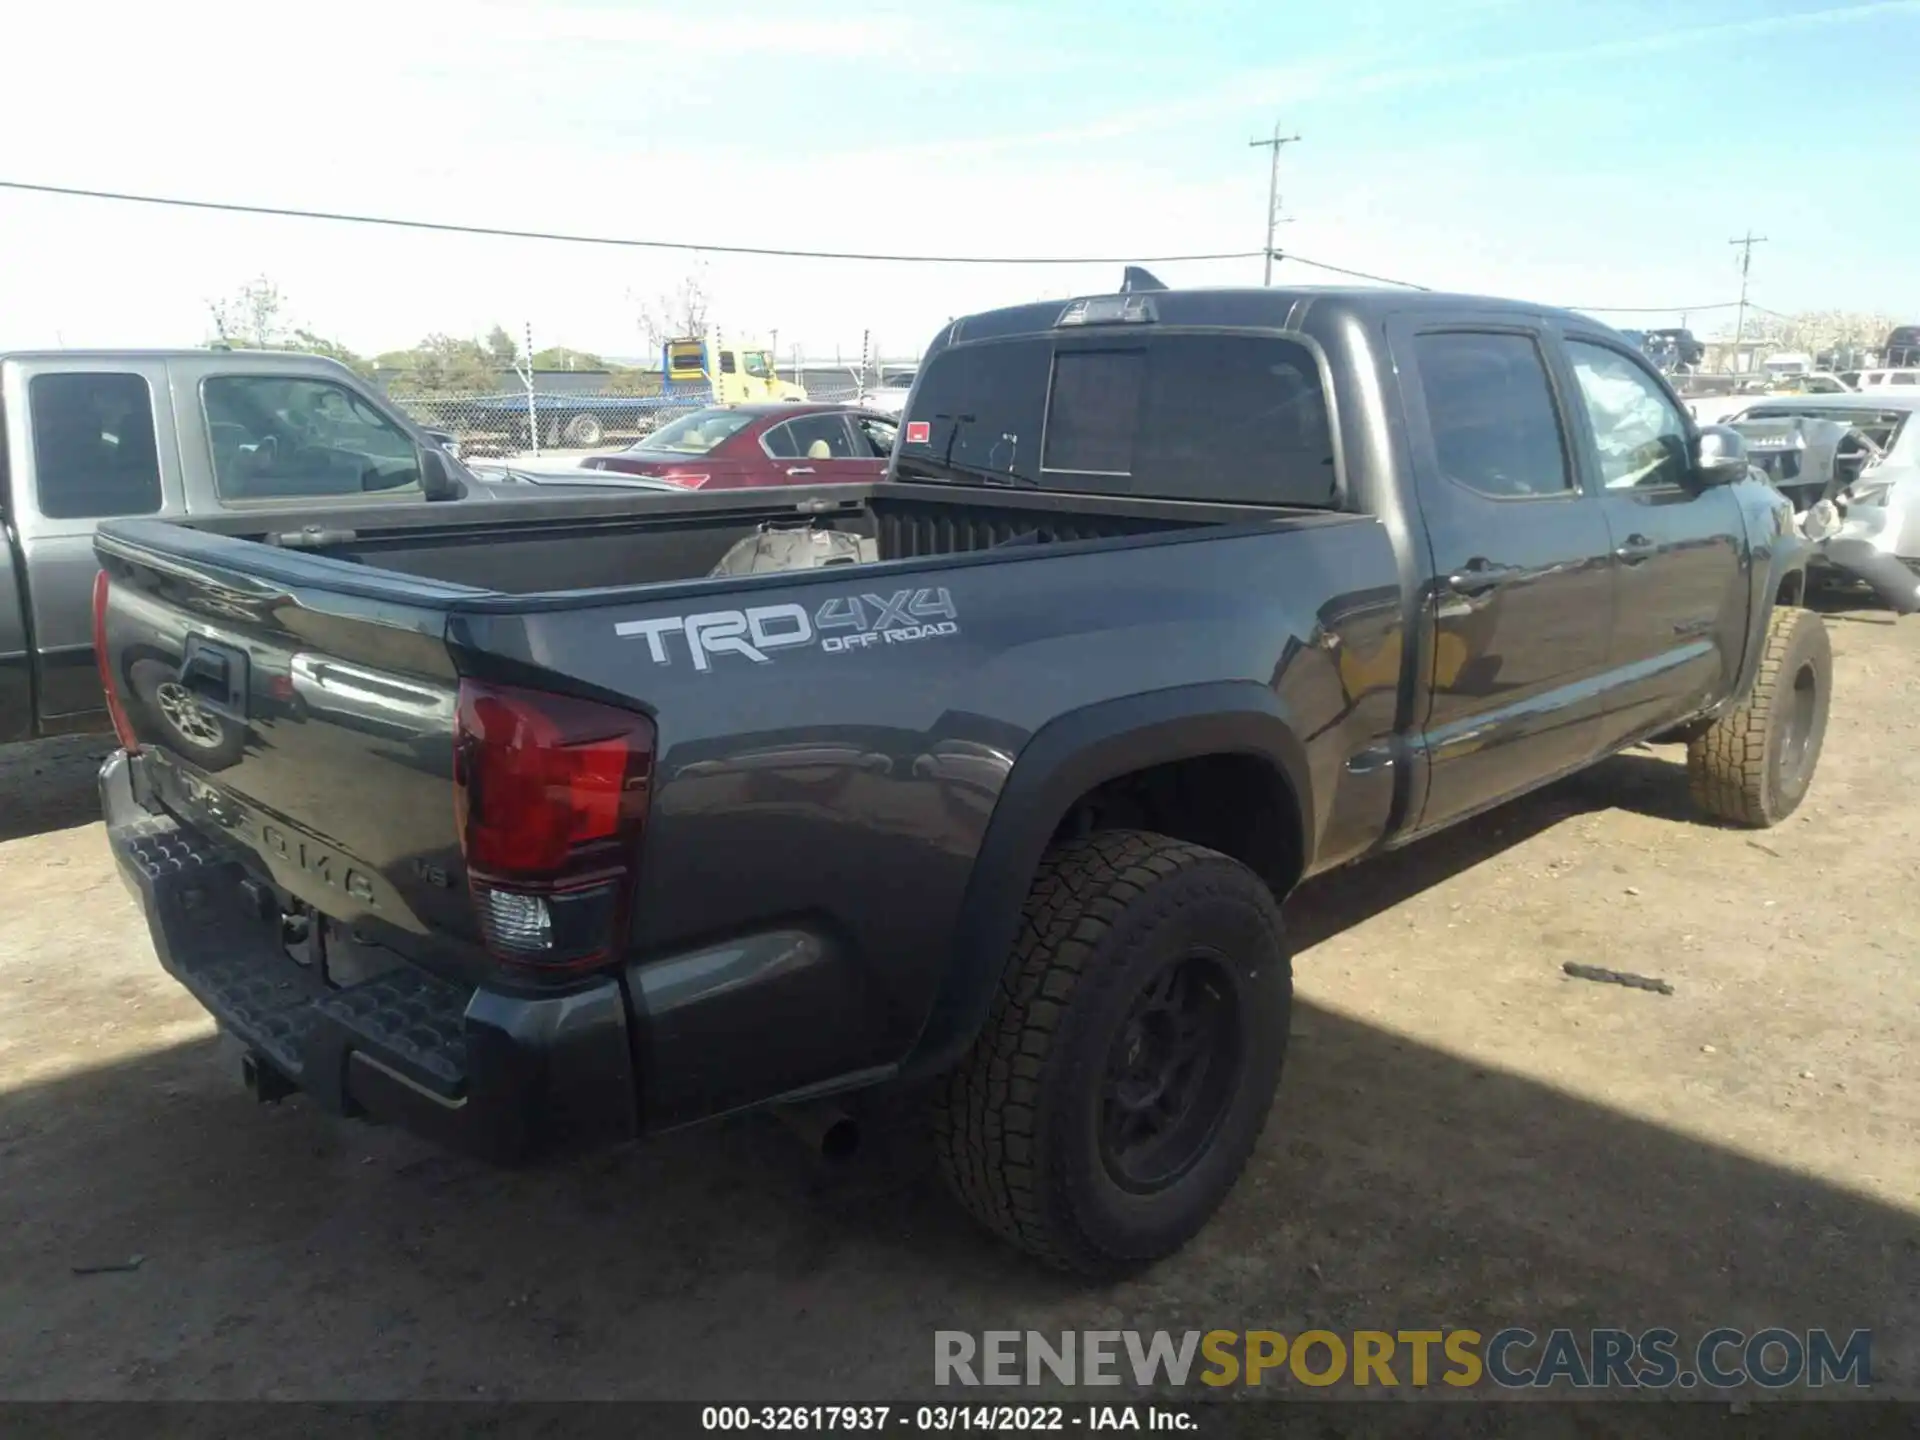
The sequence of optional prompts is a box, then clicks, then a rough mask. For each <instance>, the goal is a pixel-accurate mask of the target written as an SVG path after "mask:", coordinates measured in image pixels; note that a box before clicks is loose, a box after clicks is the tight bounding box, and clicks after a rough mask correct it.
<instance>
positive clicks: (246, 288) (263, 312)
mask: <svg viewBox="0 0 1920 1440" xmlns="http://www.w3.org/2000/svg"><path fill="white" fill-rule="evenodd" d="M285 308H286V305H285V302H284V300H283V299H282V297H281V294H280V287H279V286H278V285H276V284H275V283H274V282H273V281H272V280H270V279H269V278H268V277H267V276H265V275H260V276H256V277H255V278H254V279H252V280H249V281H248V282H247V283H246V284H244V285H242V286H241V287H240V288H239V289H238V290H236V291H235V292H234V293H233V294H232V295H230V296H228V297H227V298H226V299H224V300H209V301H208V302H207V313H208V315H209V316H210V317H211V318H212V320H213V339H212V340H211V341H210V342H209V343H211V344H215V345H225V346H228V347H230V348H239V349H244V350H298V351H300V352H302V353H304V354H308V355H325V356H326V357H327V358H328V359H330V360H338V361H339V362H340V363H341V364H343V365H346V366H348V367H350V368H351V369H353V370H355V371H358V372H359V373H360V374H361V375H365V376H368V377H369V378H371V376H372V375H373V366H372V365H370V364H369V363H368V362H367V361H366V360H364V359H363V358H361V357H360V356H359V355H356V354H355V353H354V352H353V351H351V350H349V349H348V348H347V347H346V346H344V345H342V344H341V343H340V342H339V341H337V340H329V339H327V338H326V337H325V336H322V335H316V334H314V332H313V331H311V330H308V329H306V328H305V327H303V326H298V325H291V324H289V323H288V322H287V321H286V319H285V318H284V315H283V312H284V310H285Z"/></svg>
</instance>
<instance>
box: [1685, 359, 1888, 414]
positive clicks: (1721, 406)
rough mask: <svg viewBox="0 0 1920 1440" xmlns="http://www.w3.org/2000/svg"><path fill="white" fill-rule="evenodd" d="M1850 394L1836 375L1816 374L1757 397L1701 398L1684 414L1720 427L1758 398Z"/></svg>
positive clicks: (1790, 379) (1793, 378) (1786, 382)
mask: <svg viewBox="0 0 1920 1440" xmlns="http://www.w3.org/2000/svg"><path fill="white" fill-rule="evenodd" d="M1852 393H1853V391H1852V390H1851V389H1850V388H1849V387H1848V385H1847V383H1846V381H1844V380H1842V379H1841V378H1840V377H1839V376H1838V375H1829V374H1827V373H1826V372H1824V371H1816V372H1815V373H1813V374H1810V375H1792V376H1788V377H1786V378H1784V379H1781V380H1778V381H1775V382H1774V383H1773V384H1770V385H1769V386H1768V387H1767V388H1766V389H1765V390H1764V391H1762V392H1760V393H1759V394H1754V393H1752V392H1748V393H1746V394H1736V395H1702V396H1699V397H1698V398H1697V399H1693V400H1689V401H1687V412H1688V413H1689V414H1690V415H1692V416H1693V418H1694V419H1695V420H1697V421H1699V422H1700V424H1702V425H1722V424H1725V423H1726V421H1727V420H1728V419H1730V418H1731V417H1732V416H1734V415H1737V414H1739V413H1740V412H1741V411H1742V410H1746V409H1749V408H1751V407H1752V406H1754V405H1756V404H1758V403H1759V402H1760V401H1761V400H1762V399H1779V400H1784V399H1789V398H1791V397H1792V396H1795V395H1851V394H1852Z"/></svg>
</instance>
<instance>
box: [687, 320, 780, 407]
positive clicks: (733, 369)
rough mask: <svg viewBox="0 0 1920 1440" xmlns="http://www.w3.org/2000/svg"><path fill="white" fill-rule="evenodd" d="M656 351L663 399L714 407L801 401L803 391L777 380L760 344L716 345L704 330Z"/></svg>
mask: <svg viewBox="0 0 1920 1440" xmlns="http://www.w3.org/2000/svg"><path fill="white" fill-rule="evenodd" d="M662 350H663V353H662V354H661V357H660V374H661V377H662V382H663V383H662V389H663V390H664V392H665V393H666V394H667V395H669V396H680V397H684V398H686V399H689V400H693V399H698V400H701V401H704V402H706V403H710V404H715V405H739V404H742V403H744V402H747V401H752V400H805V399H806V398H807V392H806V390H805V389H804V388H803V387H801V386H799V385H795V384H793V383H792V382H791V381H787V380H782V379H781V378H780V374H779V372H778V371H777V370H775V369H774V366H773V351H772V350H771V349H769V348H768V347H766V346H764V345H744V344H741V343H739V342H738V341H727V342H725V343H722V341H721V339H720V334H719V332H718V331H716V330H709V331H708V332H707V333H706V334H705V335H704V336H701V335H689V336H682V337H680V338H679V339H675V340H669V341H667V343H666V345H665V346H664V347H662Z"/></svg>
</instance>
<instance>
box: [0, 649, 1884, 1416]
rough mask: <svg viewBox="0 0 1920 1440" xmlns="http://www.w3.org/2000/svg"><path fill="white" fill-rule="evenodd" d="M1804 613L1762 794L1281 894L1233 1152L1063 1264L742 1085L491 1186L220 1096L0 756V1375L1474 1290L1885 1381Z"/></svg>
mask: <svg viewBox="0 0 1920 1440" xmlns="http://www.w3.org/2000/svg"><path fill="white" fill-rule="evenodd" d="M1830 625H1831V629H1832V632H1833V637H1834V643H1835V648H1836V651H1837V655H1838V661H1837V672H1836V690H1837V698H1836V701H1835V705H1834V714H1833V721H1832V725H1831V728H1830V730H1829V732H1828V735H1827V741H1826V751H1825V756H1824V759H1823V760H1822V763H1821V770H1820V775H1819V778H1818V779H1817V781H1816V782H1815V788H1814V791H1813V794H1812V796H1811V797H1810V799H1809V800H1808V802H1807V803H1806V805H1805V806H1804V807H1803V808H1802V810H1801V811H1800V813H1799V814H1797V815H1796V816H1795V817H1794V818H1793V819H1792V820H1791V821H1790V822H1789V823H1788V824H1786V825H1784V826H1782V827H1781V828H1780V829H1778V830H1776V831H1773V832H1770V833H1767V834H1765V835H1760V836H1755V835H1753V834H1751V833H1749V832H1742V831H1733V830H1720V829H1714V828H1710V827H1707V826H1704V825H1702V824H1700V823H1698V822H1697V821H1695V820H1694V818H1693V817H1692V815H1691V812H1690V810H1689V808H1688V805H1687V800H1686V794H1685V783H1684V776H1683V773H1682V770H1681V765H1680V754H1679V752H1678V751H1677V750H1672V749H1661V750H1645V751H1639V752H1635V753H1633V754H1630V755H1627V756H1623V757H1620V758H1618V759H1616V760H1614V761H1612V762H1609V763H1608V764H1607V765H1606V766H1604V767H1602V768H1601V769H1599V770H1597V771H1596V772H1594V773H1592V774H1590V775H1587V776H1583V777H1581V778H1579V779H1577V780H1575V781H1573V782H1570V783H1567V784H1564V785H1561V786H1559V787H1556V788H1554V789H1552V790H1550V791H1547V792H1544V793H1542V794H1539V795H1537V796H1534V797H1532V798H1530V799H1527V800H1524V801H1521V802H1518V803H1516V804H1514V805H1512V806H1509V807H1507V808H1505V809H1503V810H1501V811H1499V812H1497V813H1495V814H1493V815H1490V816H1487V817H1485V818H1483V819H1481V820H1479V821H1477V822H1474V823H1471V824H1469V825H1467V826H1465V827H1463V828H1462V829H1460V830H1458V831H1456V832H1455V833H1452V834H1450V835H1446V836H1443V837H1440V838H1438V839H1436V840H1433V841H1430V842H1427V843H1425V844H1422V845H1420V846H1417V847H1415V848H1413V849H1411V850H1409V851H1406V852H1403V853H1400V854H1397V855H1394V856H1390V857H1387V858H1385V859H1384V860H1380V861H1377V862H1374V863H1372V864H1369V865H1367V866H1365V867H1363V868H1360V869H1355V870H1351V871H1347V872H1343V873H1341V874H1339V875H1336V876H1332V877H1327V878H1325V879H1323V880H1321V881H1319V882H1316V883H1315V884H1313V885H1312V886H1310V887H1309V888H1308V889H1306V890H1305V891H1303V892H1302V893H1301V894H1300V895H1299V896H1298V897H1297V898H1296V899H1295V900H1294V901H1293V902H1292V903H1291V905H1290V907H1289V913H1290V918H1291V921H1292V924H1293V927H1294V933H1295V937H1296V940H1297V942H1298V944H1299V947H1300V953H1299V959H1298V985H1299V995H1300V1003H1299V1006H1298V1008H1297V1011H1296V1017H1295V1021H1294V1039H1293V1051H1292V1054H1291V1057H1290V1059H1289V1062H1288V1071H1287V1076H1286V1079H1285V1082H1284V1084H1283V1086H1282V1090H1281V1095H1280V1099H1279V1102H1278V1105H1277V1107H1276V1111H1275V1114H1274V1115H1273V1117H1272V1121H1271V1123H1270V1124H1269V1126H1268V1129H1267V1132H1266V1136H1265V1139H1264V1140H1263V1142H1262V1144H1261V1146H1260V1149H1259V1151H1258V1153H1257V1154H1256V1156H1255V1158H1254V1161H1253V1164H1252V1165H1251V1167H1250V1169H1249V1171H1248V1173H1247V1175H1246V1177H1245V1179H1244V1180H1243V1181H1242V1183H1241V1185H1240V1187H1239V1189H1238V1190H1237V1191H1236V1192H1235V1194H1234V1196H1233V1197H1232V1199H1231V1200H1230V1201H1229V1203H1228V1205H1227V1207H1226V1209H1225V1211H1224V1212H1223V1213H1222V1214H1221V1215H1220V1216H1219V1217H1218V1219H1217V1220H1216V1221H1215V1222H1214V1224H1213V1225H1211V1226H1210V1227H1209V1228H1208V1229H1207V1230H1206V1231H1205V1233H1204V1234H1202V1236H1201V1237H1200V1238H1199V1239H1198V1240H1197V1241H1196V1242H1195V1243H1194V1244H1193V1245H1192V1246H1191V1247H1189V1248H1188V1249H1187V1250H1186V1251H1185V1252H1184V1253H1182V1254H1180V1255H1178V1256H1176V1257H1174V1258H1173V1259H1170V1260H1168V1261H1166V1262H1164V1263H1162V1264H1161V1265H1159V1266H1158V1267H1156V1268H1155V1269H1153V1270H1152V1271H1151V1272H1149V1273H1148V1274H1146V1275H1144V1276H1142V1277H1140V1278H1137V1279H1134V1280H1131V1281H1128V1282H1126V1283H1123V1284H1120V1285H1117V1286H1113V1287H1109V1288H1100V1289H1088V1288H1086V1287H1084V1286H1082V1285H1079V1284H1076V1283H1074V1282H1071V1281H1068V1280H1066V1279H1062V1278H1059V1277H1056V1276H1054V1275H1051V1274H1049V1273H1046V1272H1043V1271H1040V1270H1037V1269H1035V1268H1033V1267H1031V1266H1030V1265H1028V1264H1027V1263H1025V1262H1023V1261H1022V1260H1021V1259H1019V1258H1018V1257H1017V1256H1015V1255H1013V1254H1011V1253H1009V1252H1007V1251H1004V1250H1002V1249H1000V1248H999V1247H998V1246H997V1245H996V1244H994V1243H993V1242H992V1241H990V1240H988V1239H987V1238H985V1237H984V1236H982V1235H981V1234H979V1233H977V1232H976V1231H975V1230H974V1229H973V1228H972V1226H971V1225H970V1224H969V1223H968V1221H967V1220H966V1219H965V1218H964V1217H963V1216H962V1215H961V1214H960V1213H959V1212H958V1211H957V1210H956V1209H955V1208H954V1207H953V1206H952V1205H951V1204H949V1203H948V1201H947V1200H946V1199H945V1197H944V1195H943V1194H942V1192H941V1191H940V1189H939V1186H938V1182H937V1180H936V1179H935V1177H934V1176H933V1175H932V1173H931V1172H930V1170H929V1168H928V1165H927V1163H926V1156H925V1152H924V1151H923V1150H922V1149H921V1148H920V1147H919V1146H918V1145H917V1144H916V1143H915V1142H914V1138H913V1132H912V1131H911V1130H910V1129H907V1128H905V1127H901V1128H900V1129H899V1130H898V1131H896V1132H892V1133H883V1134H882V1135H881V1136H880V1137H879V1138H878V1139H877V1140H876V1141H875V1142H874V1143H873V1144H872V1145H871V1146H870V1147H869V1149H868V1150H867V1151H866V1152H865V1153H864V1154H863V1156H862V1157H860V1158H859V1159H857V1160H856V1161H855V1162H853V1163H852V1164H851V1165H850V1166H849V1167H847V1168H844V1169H842V1170H839V1171H836V1172H833V1173H824V1172H822V1171H821V1170H820V1169H818V1168H817V1167H816V1166H814V1165H813V1164H812V1163H811V1162H810V1161H809V1160H808V1159H807V1158H806V1157H805V1156H804V1155H803V1154H802V1152H801V1151H800V1149H799V1147H798V1146H797V1144H795V1143H794V1142H793V1141H792V1140H790V1139H789V1138H788V1137H787V1136H786V1134H785V1133H784V1132H783V1131H781V1130H779V1129H778V1128H777V1127H776V1126H774V1125H773V1124H772V1123H771V1122H767V1121H762V1120H749V1121H741V1122H738V1123H728V1124H724V1125H721V1126H718V1127H712V1128H708V1129H705V1130H698V1131H694V1132H689V1133H685V1134H681V1135H677V1136H672V1137H668V1138H666V1139H663V1140H660V1141H656V1142H653V1143H650V1144H646V1145H643V1146H638V1147H632V1148H628V1149H625V1150H621V1151H618V1152H614V1153H608V1154H604V1155H600V1156H597V1157H594V1158H591V1159H588V1160H585V1161H581V1162H576V1163H573V1164H569V1165H567V1166H564V1167H555V1168H546V1169H540V1170H534V1171H528V1172H516V1173H510V1174H507V1173H496V1172H492V1171H489V1170H487V1169H485V1168H483V1167H482V1166H480V1165H478V1164H474V1163H470V1162H467V1161H465V1160H461V1159H455V1158H450V1157H448V1156H446V1155H443V1154H441V1153H438V1152H436V1151H435V1150H433V1149H432V1148H430V1147H428V1146H427V1145H425V1144H423V1143H420V1142H417V1141H415V1140H413V1139H411V1138H409V1137H407V1136H406V1135H403V1134H399V1133H395V1132H393V1131H390V1130H380V1129H374V1128H370V1127H367V1126H363V1125H356V1124H343V1123H339V1122H335V1121H332V1120H330V1119H328V1118H327V1117H325V1116H323V1115H320V1114H318V1113H316V1112H315V1111H313V1110H312V1109H310V1108H308V1107H306V1106H304V1105H303V1104H301V1103H300V1102H298V1101H295V1102H290V1103H288V1104H285V1105H282V1106H279V1107H273V1108H268V1107H262V1106H258V1105H256V1104H254V1103H253V1101H251V1100H250V1099H249V1098H248V1097H247V1096H246V1094H245V1093H244V1092H243V1091H242V1090H241V1089H240V1086H239V1083H238V1077H237V1066H236V1065H235V1063H234V1057H233V1055H232V1054H231V1052H230V1051H229V1050H228V1049H226V1048H224V1046H223V1044H222V1043H219V1042H216V1040H215V1037H214V1034H213V1029H212V1026H211V1024H210V1023H209V1022H208V1020H207V1019H206V1017H205V1016H204V1014H203V1013H202V1012H201V1011H200V1010H199V1009H198V1007H197V1006H196V1005H195V1004H194V1003H193V1002H192V1001H191V1000H189V999H188V998H187V996H186V995H185V993H184V992H182V991H181V990H179V989H178V988H177V987H176V986H175V985H174V984H173V983H172V982H171V981H169V980H168V979H167V978H166V977H165V976H164V975H163V974H162V973H161V971H160V969H159V967H158V965H157V964H156V963H155V961H154V959H153V955H152V951H151V947H150V944H149V941H148V938H147V935H146V931H145V928H144V924H143V922H142V920H141V918H140V916H139V914H138V913H137V912H136V910H135V908H134V906H133V903H132V901H131V900H130V899H129V898H128V896H127V895H126V893H125V892H124V891H123V890H122V888H121V886H120V884H119V882H118V880H117V879H116V878H115V877H114V875H113V874H112V871H111V867H110V864H109V861H108V857H107V851H106V845H105V840H104V837H103V835H102V832H101V827H100V825H99V824H98V822H97V820H96V818H95V802H94V798H93V794H92V788H91V787H92V771H93V766H94V761H95V758H96V757H97V756H98V754H99V753H100V751H101V748H102V747H101V746H100V745H99V744H98V743H97V742H80V743H72V742H65V743H61V744H57V745H53V746H44V747H36V748H31V749H16V750H13V751H10V752H8V751H0V1397H4V1398H30V1397H45V1398H52V1397H105V1398H147V1397H201V1396H206V1397H236V1398H237V1397H263V1398H272V1397H345V1398H355V1399H376V1398H401V1397H453V1396H463V1397H464V1396H487V1397H520V1398H535V1397H568V1396H573V1397H614V1396H618V1397H635V1398H644V1397H685V1398H704V1399H715V1398H757V1399H767V1400H776V1401H778V1400H799V1399H807V1400H816V1401H822V1402H832V1401H844V1400H848V1399H853V1398H869V1399H871V1398H877V1397H880V1396H892V1397H907V1396H912V1395H924V1394H926V1393H927V1392H928V1391H929V1390H930V1388H931V1385H932V1358H933V1332H934V1331H935V1329H938V1328H949V1329H965V1330H973V1331H979V1330H983V1329H988V1328H1000V1329H1027V1328H1031V1329H1037V1330H1042V1331H1052V1332H1057V1331H1059V1330H1062V1329H1067V1328H1104V1329H1120V1328H1133V1327H1140V1328H1148V1329H1151V1328H1166V1329H1170V1330H1184V1329H1189V1328H1198V1329H1207V1328H1215V1327H1219V1328H1229V1329H1249V1328H1271V1329H1276V1330H1280V1331H1284V1332H1289V1333H1293V1332H1297V1331H1299V1330H1301V1329H1304V1328H1309V1327H1314V1326H1318V1327H1324V1328H1328V1329H1332V1330H1335V1331H1342V1330H1350V1329H1354V1328H1378V1329H1387V1330H1393V1329H1396V1328H1436V1329H1437V1328H1445V1327H1451V1326H1459V1325H1474V1326H1476V1327H1477V1328H1480V1329H1482V1330H1483V1331H1491V1330H1493V1329H1497V1328H1499V1327H1501V1326H1504V1325H1508V1324H1523V1325H1526V1326H1528V1327H1529V1328H1532V1329H1534V1330H1536V1331H1542V1330H1545V1329H1546V1328H1548V1327H1551V1326H1554V1325H1561V1324H1565V1325H1572V1326H1577V1327H1582V1328H1584V1327H1588V1326H1595V1325H1609V1326H1611V1325H1618V1326H1623V1327H1625V1328H1628V1329H1632V1330H1635V1331H1638V1330H1641V1329H1644V1328H1646V1327H1649V1326H1654V1325H1668V1326H1671V1327H1672V1328H1674V1329H1676V1330H1678V1331H1680V1332H1681V1333H1682V1334H1683V1335H1687V1336H1697V1335H1698V1334H1700V1333H1701V1332H1702V1331H1704V1330H1705V1329H1707V1328H1710V1327H1712V1326H1715V1325H1730V1326H1736V1327H1741V1328H1744V1329H1747V1330H1755V1329H1758V1328H1761V1327H1763V1326H1766V1325H1785V1326H1788V1327H1793V1328H1801V1329H1804V1328H1806V1327H1811V1326H1825V1327H1828V1328H1830V1329H1835V1330H1838V1331H1840V1332H1841V1333H1842V1334H1844V1333H1845V1332H1846V1331H1849V1330H1851V1329H1854V1328H1858V1327H1867V1328H1871V1329H1872V1330H1873V1331H1874V1332H1875V1340H1874V1367H1875V1379H1876V1381H1877V1382H1878V1383H1877V1385H1876V1389H1877V1390H1878V1391H1879V1392H1880V1393H1881V1394H1886V1393H1888V1392H1896V1393H1901V1394H1905V1395H1908V1396H1912V1395H1916V1394H1920V1008H1917V1007H1916V1000H1917V999H1920V907H1916V905H1915V903H1914V898H1913V897H1914V895H1915V893H1916V889H1920V710H1916V708H1915V696H1916V695H1917V694H1920V622H1908V623H1907V624H1905V625H1902V626H1899V627H1896V626H1895V625H1894V624H1893V623H1892V622H1891V621H1890V620H1889V619H1888V618H1887V617H1885V616H1884V615H1878V614H1872V613H1859V612H1849V613H1836V614H1834V615H1833V616H1831V617H1830ZM1566 960H1578V961H1585V962H1588V963H1592V964H1597V965H1602V966H1607V967H1611V968H1615V969H1623V970H1633V971H1639V972H1643V973H1651V974H1655V975H1659V976H1663V977H1665V978H1666V979H1668V980H1670V981H1671V982H1672V984H1673V986H1674V991H1675V993H1674V994H1673V995H1671V996H1662V995H1657V994H1651V993H1647V992H1645V991H1639V990H1628V989H1622V988H1618V987H1614V986H1607V985H1597V984H1592V983H1586V982H1582V981H1576V980H1571V979H1568V978H1566V977H1565V976H1563V975H1562V973H1561V969H1560V967H1561V963H1562V962H1563V961H1566ZM134 1256H141V1257H144V1259H143V1260H142V1262H141V1263H140V1265H139V1266H138V1268H137V1269H132V1270H123V1271H119V1272H114V1273H102V1274H85V1275H82V1274H76V1273H74V1269H75V1267H87V1266H98V1265H110V1264H114V1263H116V1262H125V1261H127V1260H129V1259H130V1258H131V1257H134ZM946 1398H952V1392H947V1397H946Z"/></svg>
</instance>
